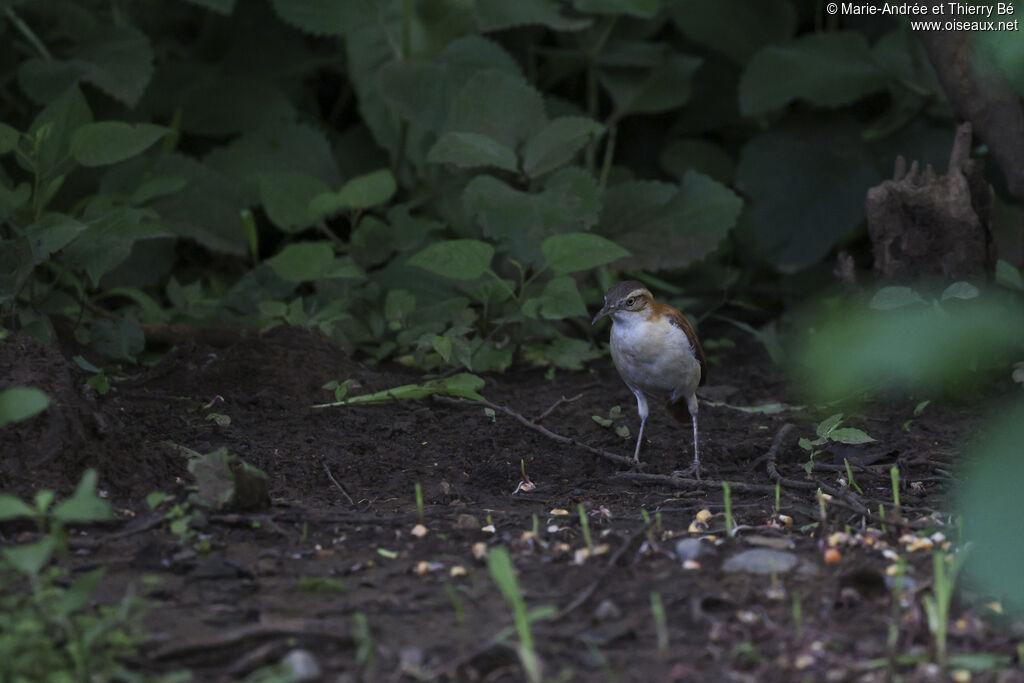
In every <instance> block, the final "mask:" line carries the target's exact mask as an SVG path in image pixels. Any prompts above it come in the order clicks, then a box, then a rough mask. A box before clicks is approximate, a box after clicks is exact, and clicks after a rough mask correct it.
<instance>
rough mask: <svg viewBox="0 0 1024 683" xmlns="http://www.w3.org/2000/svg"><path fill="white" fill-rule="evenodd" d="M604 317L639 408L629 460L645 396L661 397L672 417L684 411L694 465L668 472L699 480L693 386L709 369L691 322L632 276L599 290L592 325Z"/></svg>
mask: <svg viewBox="0 0 1024 683" xmlns="http://www.w3.org/2000/svg"><path fill="white" fill-rule="evenodd" d="M605 316H608V317H610V318H611V319H612V332H611V352H612V361H614V363H615V368H616V369H617V370H618V371H619V376H620V377H621V378H622V381H623V382H625V383H626V386H627V387H629V390H630V391H632V392H633V394H634V395H635V396H636V407H637V411H638V412H639V413H640V433H639V434H638V435H637V438H636V450H635V451H634V452H633V460H634V462H636V463H639V462H640V444H641V443H642V442H643V438H644V426H645V425H646V424H647V415H648V405H647V399H648V397H651V398H658V399H664V400H665V405H666V407H667V408H668V410H669V412H670V413H671V414H672V416H673V417H675V419H676V420H678V421H679V422H683V421H685V419H686V417H687V416H689V418H690V421H691V422H692V423H693V464H692V465H690V467H688V468H687V469H685V470H681V471H677V472H673V474H674V475H676V476H686V475H689V474H692V475H693V476H694V477H695V478H697V479H700V451H699V450H698V432H697V411H698V403H697V387H699V386H703V385H704V384H706V383H707V380H708V371H707V360H706V359H705V357H704V349H703V348H701V345H700V340H699V339H698V338H697V333H696V332H694V330H693V326H692V325H691V324H690V321H689V320H687V319H686V316H684V315H683V314H682V313H680V312H679V311H678V310H676V309H675V308H673V307H672V306H669V305H668V304H662V303H658V302H657V301H655V300H654V295H653V294H651V291H650V290H649V289H647V287H645V286H644V285H643V283H641V282H637V281H636V280H627V281H625V282H620V283H618V284H617V285H614V286H613V287H611V288H610V289H609V290H608V292H607V293H606V294H605V295H604V307H603V308H602V309H601V310H600V311H598V313H597V315H596V316H594V319H593V321H591V325H596V324H597V321H599V320H600V319H601V318H604V317H605Z"/></svg>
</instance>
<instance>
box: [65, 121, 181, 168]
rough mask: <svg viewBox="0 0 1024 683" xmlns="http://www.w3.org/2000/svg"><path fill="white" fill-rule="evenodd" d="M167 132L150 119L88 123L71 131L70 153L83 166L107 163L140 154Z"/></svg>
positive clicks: (167, 129) (168, 129) (168, 131)
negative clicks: (144, 120) (129, 121)
mask: <svg viewBox="0 0 1024 683" xmlns="http://www.w3.org/2000/svg"><path fill="white" fill-rule="evenodd" d="M170 132H171V129H170V128H165V127H164V126H157V125H154V124H152V123H137V124H130V123H125V122H124V121H99V122H97V123H88V124H86V125H84V126H82V127H80V128H79V129H78V130H76V131H75V133H74V135H72V137H71V156H73V157H74V158H75V161H77V162H78V163H80V164H82V165H83V166H108V165H110V164H116V163H117V162H119V161H124V160H125V159H130V158H132V157H133V156H135V155H137V154H141V153H142V152H144V151H146V149H148V148H149V147H150V146H151V145H152V144H153V143H155V142H156V141H157V140H159V139H160V138H162V137H164V136H165V135H167V134H168V133H170Z"/></svg>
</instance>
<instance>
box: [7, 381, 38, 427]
mask: <svg viewBox="0 0 1024 683" xmlns="http://www.w3.org/2000/svg"><path fill="white" fill-rule="evenodd" d="M49 406H50V397H49V396H47V395H46V394H44V393H43V392H42V391H40V390H39V389H35V388H33V387H11V388H10V389H4V390H3V391H0V427H2V426H4V425H6V424H10V423H11V422H19V421H21V420H27V419H28V418H30V417H32V416H33V415H38V414H39V413H41V412H43V411H44V410H46V409H47V408H48V407H49Z"/></svg>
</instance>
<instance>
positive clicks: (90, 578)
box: [52, 567, 107, 618]
mask: <svg viewBox="0 0 1024 683" xmlns="http://www.w3.org/2000/svg"><path fill="white" fill-rule="evenodd" d="M106 571H107V570H106V567H97V568H96V569H93V570H92V571H90V572H87V573H86V574H84V575H83V576H81V577H79V578H78V579H76V580H75V582H74V583H72V584H71V585H70V586H69V587H68V588H67V590H65V591H64V593H63V595H61V596H60V599H59V600H57V601H56V602H55V603H54V604H53V607H52V609H53V612H54V614H55V615H57V616H58V617H61V618H66V617H68V616H69V615H71V614H73V613H74V612H77V611H78V610H80V609H82V608H83V607H85V605H86V603H88V602H89V598H91V597H92V592H93V590H94V589H95V588H96V584H98V583H99V581H100V579H101V578H103V575H104V574H105V573H106Z"/></svg>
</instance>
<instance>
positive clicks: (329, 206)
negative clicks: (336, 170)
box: [309, 169, 397, 219]
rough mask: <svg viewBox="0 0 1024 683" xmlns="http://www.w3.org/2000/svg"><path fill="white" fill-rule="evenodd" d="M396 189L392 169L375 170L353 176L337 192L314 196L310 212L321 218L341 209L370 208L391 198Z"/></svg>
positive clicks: (310, 204)
mask: <svg viewBox="0 0 1024 683" xmlns="http://www.w3.org/2000/svg"><path fill="white" fill-rule="evenodd" d="M396 189H397V185H396V184H395V176H393V175H391V171H389V170H387V169H382V170H380V171H374V172H373V173H367V174H366V175H361V176H358V177H356V178H353V179H352V180H350V181H348V182H347V183H345V184H344V185H343V186H342V188H341V189H340V190H338V191H337V192H325V193H323V194H319V195H317V196H315V197H313V199H311V200H310V202H309V212H310V213H311V214H312V215H313V216H314V217H315V218H317V219H320V218H324V217H327V216H330V215H332V214H335V213H338V212H339V211H344V210H359V211H361V210H363V209H370V208H373V207H374V206H377V205H379V204H383V203H385V202H386V201H388V200H389V199H391V197H392V196H393V195H394V194H395V190H396Z"/></svg>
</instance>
